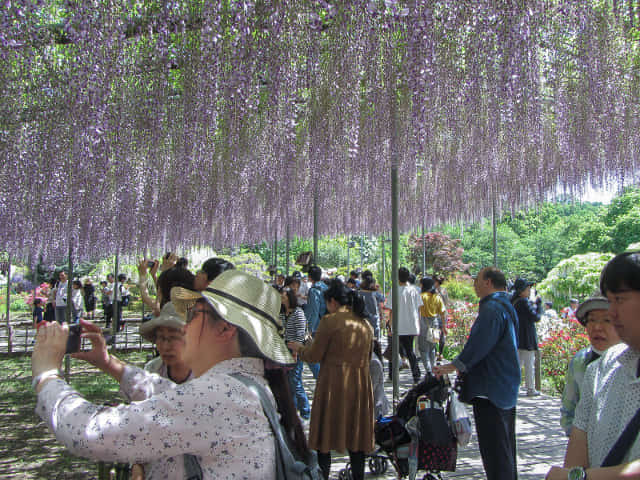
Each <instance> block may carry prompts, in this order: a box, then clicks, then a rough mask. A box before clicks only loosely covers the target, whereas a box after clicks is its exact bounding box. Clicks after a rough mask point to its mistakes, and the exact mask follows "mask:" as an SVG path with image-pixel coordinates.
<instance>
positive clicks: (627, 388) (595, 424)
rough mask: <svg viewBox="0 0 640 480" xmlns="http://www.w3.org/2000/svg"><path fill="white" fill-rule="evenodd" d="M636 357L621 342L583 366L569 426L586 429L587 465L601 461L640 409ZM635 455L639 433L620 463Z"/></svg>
mask: <svg viewBox="0 0 640 480" xmlns="http://www.w3.org/2000/svg"><path fill="white" fill-rule="evenodd" d="M639 359H640V353H639V352H636V351H634V350H632V349H631V348H630V347H629V346H628V345H626V344H624V343H621V344H618V345H614V346H613V347H611V348H609V350H607V352H606V353H605V355H604V356H603V357H601V359H600V360H597V361H595V362H593V363H591V364H590V365H589V366H588V367H587V372H586V373H585V375H584V380H583V381H582V388H581V393H580V402H578V406H577V407H576V416H575V420H574V421H573V426H574V427H576V428H579V429H580V430H583V431H585V432H587V445H588V451H589V466H591V467H599V466H600V465H601V464H602V461H603V460H604V459H605V457H606V456H607V454H608V453H609V450H611V447H613V445H614V444H615V443H616V441H617V440H618V438H619V437H620V434H622V432H623V430H624V429H625V427H626V426H627V424H628V423H629V420H631V418H632V417H633V416H634V415H635V413H636V411H637V410H638V408H640V379H638V378H636V368H637V365H638V360H639ZM637 458H640V436H638V437H637V438H636V440H635V442H634V443H633V445H632V446H631V448H630V449H629V452H628V453H627V456H626V457H625V460H624V463H626V462H629V461H631V460H632V459H637Z"/></svg>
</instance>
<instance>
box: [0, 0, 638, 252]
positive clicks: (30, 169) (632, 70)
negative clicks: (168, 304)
mask: <svg viewBox="0 0 640 480" xmlns="http://www.w3.org/2000/svg"><path fill="white" fill-rule="evenodd" d="M639 17H640V2H638V1H636V0H617V1H613V0H612V1H604V0H602V1H600V0H598V1H596V0H593V1H591V0H587V1H585V0H574V1H571V0H569V1H551V0H549V1H541V0H516V1H496V0H469V1H461V0H438V1H435V0H431V1H428V0H424V1H420V0H414V1H405V2H403V1H392V0H386V1H353V2H346V1H344V2H343V1H340V2H337V1H336V2H332V3H329V2H325V1H311V0H307V1H303V0H287V1H278V0H272V1H268V0H263V1H254V2H252V1H235V0H221V1H218V0H215V1H204V0H200V1H193V0H175V1H160V0H157V1H145V0H123V1H118V2H113V1H104V0H102V1H101V0H94V1H91V0H69V1H61V0H60V1H56V0H48V1H40V0H18V1H16V0H4V1H3V2H2V5H1V8H0V162H1V165H0V228H1V229H2V231H1V233H0V250H6V251H9V252H12V253H13V254H15V255H17V256H22V257H25V258H26V257H27V256H29V255H31V256H35V255H39V254H42V255H44V257H45V258H50V259H59V258H61V257H62V256H63V255H64V254H66V252H67V248H68V245H69V244H70V243H71V244H72V245H73V246H74V249H75V251H76V252H77V255H78V256H80V257H86V258H88V257H98V256H102V255H105V254H111V253H113V252H114V251H116V249H117V250H119V251H121V252H126V251H129V252H133V251H141V250H144V249H147V248H149V249H155V248H159V247H160V246H161V245H162V244H167V245H172V246H174V247H179V246H183V247H186V246H190V245H198V244H208V245H213V246H216V247H218V246H221V245H230V244H237V243H239V242H257V241H260V240H263V239H272V238H274V236H276V235H277V236H280V237H282V235H283V234H284V231H285V226H286V224H288V225H289V227H290V231H291V232H292V233H295V234H297V235H300V236H310V235H311V233H312V229H313V219H312V213H311V212H312V203H313V199H314V196H315V197H316V198H317V200H318V203H319V212H320V215H319V230H320V233H323V234H330V233H336V232H368V233H379V232H382V231H388V230H389V229H390V218H391V201H390V171H391V165H392V162H395V163H394V164H395V165H397V168H398V172H399V178H400V185H401V190H400V210H399V215H400V227H401V228H403V229H407V228H410V227H411V226H413V225H416V224H421V223H422V222H423V221H424V222H426V224H427V225H432V224H434V223H437V222H442V221H448V220H453V219H466V220H471V219H476V218H479V217H481V216H484V215H486V214H487V213H489V212H490V209H491V206H492V204H493V202H494V201H495V202H496V204H497V206H498V208H499V209H509V208H513V207H516V206H522V205H524V204H527V203H529V202H533V201H538V200H540V199H542V198H544V196H545V194H546V193H548V192H550V191H554V190H556V189H558V188H564V189H569V190H571V189H575V188H580V185H583V184H584V183H585V182H587V181H588V182H591V183H592V184H594V185H602V184H603V183H605V182H609V181H612V180H617V181H624V179H625V177H627V178H628V177H629V176H630V175H631V174H632V173H633V172H634V171H635V170H636V169H637V166H638V152H639V147H640V128H639V127H640V125H639V122H640V115H639V113H640V112H639V109H640V101H639V100H640V99H639V96H640V95H639V93H640V88H639V87H640V67H639V65H640V54H639V46H640V41H639V38H640V31H639V29H638V23H640V18H639Z"/></svg>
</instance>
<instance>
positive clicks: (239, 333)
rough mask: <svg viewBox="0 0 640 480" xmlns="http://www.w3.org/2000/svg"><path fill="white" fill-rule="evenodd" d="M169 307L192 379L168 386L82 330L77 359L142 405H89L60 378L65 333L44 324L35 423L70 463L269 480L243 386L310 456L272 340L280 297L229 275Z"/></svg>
mask: <svg viewBox="0 0 640 480" xmlns="http://www.w3.org/2000/svg"><path fill="white" fill-rule="evenodd" d="M171 302H172V303H173V305H174V306H175V308H176V311H177V312H178V314H179V315H181V316H182V317H183V319H184V320H185V326H184V327H183V331H184V339H185V348H184V353H183V359H184V361H185V363H186V364H187V365H189V367H190V368H191V370H192V372H193V375H194V377H195V378H193V379H191V380H190V381H188V382H186V383H183V384H182V385H176V384H175V383H173V382H171V381H169V380H167V379H165V378H162V377H160V376H158V375H154V374H150V373H148V372H145V371H144V370H142V369H140V368H136V367H133V366H130V365H126V364H125V363H124V362H122V361H120V360H118V359H117V358H115V357H113V356H111V355H110V354H109V352H108V350H107V348H106V345H105V341H104V338H103V336H102V332H101V329H100V327H98V326H97V325H93V324H92V323H90V322H86V321H83V322H82V325H83V329H84V332H83V336H84V337H86V338H88V339H89V340H90V341H91V343H92V350H91V351H88V352H81V353H76V354H74V356H75V358H78V359H83V360H86V361H88V362H89V363H91V364H93V365H94V366H96V367H98V368H99V369H101V370H102V371H104V372H106V373H108V374H110V375H111V376H112V377H114V378H115V379H116V380H117V381H118V382H119V383H120V387H121V388H122V389H123V390H125V391H127V392H128V393H129V395H132V394H134V393H135V392H136V391H144V392H146V393H145V397H146V400H143V401H140V402H134V403H132V404H131V405H120V406H118V407H104V406H102V405H94V404H92V403H91V402H89V401H87V400H85V399H84V398H82V396H81V395H80V394H79V393H78V392H76V391H75V390H74V389H73V388H72V387H71V386H69V385H68V384H67V383H66V382H65V381H64V380H63V379H62V378H61V377H60V375H59V368H60V365H61V362H62V359H63V358H64V352H65V345H66V341H67V336H68V329H67V326H66V325H58V324H47V325H45V326H43V327H41V328H40V330H39V332H38V336H37V340H36V345H35V348H34V352H33V355H32V357H31V359H32V371H33V376H34V382H33V383H34V388H35V390H36V392H37V394H38V404H37V407H36V411H37V413H38V415H40V417H41V418H42V419H43V420H45V421H46V422H47V424H48V425H49V428H50V429H51V430H53V432H54V433H55V435H56V438H57V439H58V441H60V442H62V443H63V444H65V445H66V446H67V448H69V449H70V450H71V451H72V452H73V453H74V454H76V455H79V456H83V457H86V458H90V459H93V460H102V461H110V462H114V461H116V462H126V463H147V465H148V468H149V470H148V471H147V472H145V473H146V478H168V479H184V478H188V477H187V474H188V473H189V474H190V475H191V473H190V472H192V470H190V468H191V467H190V466H193V463H194V462H195V463H196V464H197V466H198V468H199V470H200V471H201V475H202V476H201V478H202V479H205V480H206V479H220V478H245V479H275V477H276V450H275V449H276V441H275V437H274V434H273V431H272V429H271V426H270V423H269V420H268V419H267V417H266V415H265V413H264V410H263V408H262V403H261V401H260V397H259V395H258V394H257V393H256V392H255V391H254V390H253V389H252V388H250V387H248V386H247V385H246V384H245V381H252V382H253V383H255V384H258V386H259V387H261V388H262V389H263V390H264V391H265V394H266V395H267V397H269V398H268V399H267V400H270V401H271V402H272V403H273V404H274V405H277V408H278V410H279V412H280V414H281V417H282V420H281V422H282V424H283V426H284V429H285V430H286V432H287V435H288V436H289V440H290V442H291V445H292V446H294V448H296V450H297V451H298V453H299V454H300V455H305V454H308V450H307V447H306V442H305V439H304V432H303V430H302V426H301V424H300V420H299V419H298V416H297V415H296V412H295V408H294V407H293V402H292V400H291V394H290V392H289V388H288V383H287V379H286V374H285V372H284V370H283V369H282V368H281V367H282V366H284V365H291V364H293V363H294V362H293V358H292V357H291V354H290V353H289V350H288V348H287V346H286V344H285V343H284V341H283V340H282V338H281V337H280V333H279V332H280V330H281V329H282V324H281V323H280V322H279V321H278V313H279V311H280V296H279V295H278V293H277V292H276V291H275V290H273V289H272V288H271V287H270V286H268V285H266V284H265V283H264V282H262V281H261V280H260V279H258V278H256V277H253V276H251V275H248V274H246V273H243V272H239V271H237V270H229V271H227V272H224V273H223V274H221V275H220V276H219V277H218V278H216V279H215V280H214V281H213V282H212V283H211V285H210V286H209V288H208V289H207V290H205V291H203V292H197V291H192V290H186V289H183V288H180V287H177V288H174V289H173V290H172V292H171ZM239 377H241V378H239ZM243 380H244V381H243Z"/></svg>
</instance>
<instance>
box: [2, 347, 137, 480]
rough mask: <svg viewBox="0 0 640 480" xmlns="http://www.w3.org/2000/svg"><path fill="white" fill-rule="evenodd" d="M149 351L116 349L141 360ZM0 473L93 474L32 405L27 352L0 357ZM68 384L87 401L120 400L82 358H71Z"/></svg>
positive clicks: (125, 356) (22, 475)
mask: <svg viewBox="0 0 640 480" xmlns="http://www.w3.org/2000/svg"><path fill="white" fill-rule="evenodd" d="M148 353H149V352H134V353H128V354H117V356H118V357H119V358H121V359H123V360H125V361H127V362H129V363H132V364H134V365H143V364H144V363H145V362H146V359H147V355H148ZM0 369H1V371H2V372H3V377H4V378H3V381H2V382H0V451H1V452H4V453H3V455H2V459H1V460H0V478H25V479H36V478H37V479H42V478H46V479H57V478H59V479H86V478H96V477H97V464H96V462H94V461H91V460H86V459H83V458H79V457H76V456H74V455H71V454H70V453H68V452H67V451H66V449H65V448H64V447H63V446H62V445H60V444H59V443H58V442H57V441H56V439H55V437H54V436H53V434H52V433H51V432H50V431H49V429H48V428H47V427H46V425H45V424H44V422H43V421H42V420H41V419H40V417H38V416H37V415H36V414H35V412H34V410H35V405H36V395H35V393H34V391H33V389H32V388H31V357H30V356H26V355H25V356H4V357H0ZM70 384H71V385H72V386H73V387H74V388H75V389H76V390H78V391H79V392H80V393H82V394H83V395H84V396H85V397H86V398H87V399H88V400H89V401H91V402H94V403H98V404H102V403H113V402H120V401H121V399H120V398H119V397H118V383H117V382H116V381H115V380H113V379H112V378H111V377H109V376H107V375H105V374H103V373H101V372H99V371H98V370H96V369H94V368H92V367H91V366H90V365H88V364H87V363H85V362H80V361H77V360H73V359H72V360H71V381H70Z"/></svg>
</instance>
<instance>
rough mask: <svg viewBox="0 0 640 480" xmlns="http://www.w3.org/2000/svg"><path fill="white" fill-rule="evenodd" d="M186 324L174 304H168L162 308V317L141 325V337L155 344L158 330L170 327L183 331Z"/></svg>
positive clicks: (159, 316)
mask: <svg viewBox="0 0 640 480" xmlns="http://www.w3.org/2000/svg"><path fill="white" fill-rule="evenodd" d="M184 323H185V322H184V319H183V318H182V317H181V316H180V315H178V312H176V309H175V307H174V306H173V304H172V303H171V302H168V303H166V304H165V305H164V307H162V310H160V315H158V316H157V317H153V318H152V319H151V320H149V321H147V322H143V323H142V324H141V325H140V335H142V337H143V338H145V339H146V340H149V341H150V342H155V341H156V328H158V327H169V328H176V329H178V330H182V327H184Z"/></svg>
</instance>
